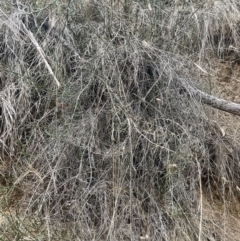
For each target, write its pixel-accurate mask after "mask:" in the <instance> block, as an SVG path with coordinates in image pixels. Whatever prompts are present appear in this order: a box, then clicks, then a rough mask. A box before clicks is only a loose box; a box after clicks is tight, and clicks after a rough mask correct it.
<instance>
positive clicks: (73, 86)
mask: <svg viewBox="0 0 240 241" xmlns="http://www.w3.org/2000/svg"><path fill="white" fill-rule="evenodd" d="M20 2H21V3H20ZM168 2H172V4H170V3H169V4H164V1H162V2H159V1H151V0H149V1H132V0H125V1H123V2H122V1H117V2H116V1H108V2H107V1H103V0H102V1H88V2H84V1H82V2H77V1H71V0H69V1H52V2H47V1H45V3H44V4H43V1H39V2H38V1H36V2H34V3H33V2H32V1H18V4H16V3H14V1H8V2H5V1H2V2H0V4H1V5H0V6H1V8H0V9H1V10H0V15H1V17H0V19H1V21H0V29H1V31H0V39H1V48H0V58H1V66H2V67H1V90H0V103H1V136H0V141H1V153H2V155H1V156H2V163H4V165H6V166H7V168H5V169H4V171H2V173H0V174H1V175H2V176H3V177H6V174H5V173H6V172H7V173H8V176H7V177H8V178H7V179H8V180H11V181H9V182H7V183H5V182H1V187H2V189H3V190H4V195H2V196H1V201H2V202H1V203H2V204H4V205H1V206H2V209H3V210H2V215H3V216H4V217H6V219H7V221H6V222H4V225H2V224H1V225H0V233H1V236H0V237H1V240H4V241H5V240H111V241H114V240H118V241H119V240H139V238H141V239H149V240H207V236H208V230H207V229H206V224H207V221H208V220H207V219H206V218H204V212H203V211H202V209H203V208H204V202H203V199H202V194H203V193H204V194H205V195H207V196H208V197H210V198H212V199H211V200H212V201H213V200H215V199H216V198H218V199H219V200H220V201H221V202H222V203H224V207H225V213H227V210H228V203H229V202H230V201H232V202H235V201H236V202H237V200H238V199H239V197H238V195H237V192H238V190H237V188H236V186H237V182H238V180H239V173H238V172H237V171H236V170H237V168H238V153H237V150H235V149H234V146H233V144H232V143H231V140H226V138H225V139H223V137H222V136H221V131H219V129H217V128H216V127H215V126H213V125H212V124H211V122H210V120H209V117H208V114H207V113H206V111H205V108H204V106H202V105H201V103H199V102H198V101H196V100H195V99H193V98H192V97H191V96H189V94H188V93H187V91H186V90H185V89H184V88H183V87H182V82H183V81H188V82H191V84H193V85H196V86H198V87H199V86H200V87H201V88H204V89H207V88H208V86H207V85H206V83H205V82H204V81H201V80H199V79H198V76H197V75H196V73H197V71H196V69H197V67H196V65H194V64H193V62H192V59H193V58H194V57H196V56H198V57H199V59H200V60H201V61H200V62H199V63H198V65H205V64H206V63H207V59H208V58H209V57H211V56H214V55H215V56H216V55H219V56H222V55H223V54H225V53H226V51H227V48H228V47H229V45H230V44H232V45H234V46H235V47H236V48H237V47H238V46H237V43H238V32H237V28H236V27H233V26H236V24H238V19H237V18H236V17H235V16H237V15H238V12H237V11H239V8H237V7H236V8H234V9H235V10H234V11H233V12H231V13H230V10H231V9H232V8H233V7H235V6H237V1H234V0H232V1H229V2H228V3H226V4H218V3H211V2H210V1H209V2H206V3H205V4H202V3H198V1H195V2H194V1H193V3H191V4H186V3H184V2H185V1H180V0H179V1H168ZM199 2H202V1H199ZM225 5H226V6H225ZM217 11H220V12H221V13H222V15H221V18H220V17H219V15H218V14H216V13H217ZM239 16H240V15H239ZM234 24H235V25H234ZM231 150H232V151H231ZM11 200H15V202H11ZM209 229H211V226H209ZM227 231H228V230H227V229H226V230H224V232H222V236H221V238H222V240H224V238H225V240H226V237H227V236H226V235H227ZM228 240H229V239H228Z"/></svg>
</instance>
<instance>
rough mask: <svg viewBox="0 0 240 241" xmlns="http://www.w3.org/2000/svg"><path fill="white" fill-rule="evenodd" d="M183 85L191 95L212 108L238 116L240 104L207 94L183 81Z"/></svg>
mask: <svg viewBox="0 0 240 241" xmlns="http://www.w3.org/2000/svg"><path fill="white" fill-rule="evenodd" d="M183 85H184V87H185V88H186V90H187V91H188V92H189V94H190V95H191V96H193V97H195V98H196V99H197V100H199V101H201V102H202V103H204V104H207V105H209V106H211V107H213V108H216V109H219V110H222V111H225V112H228V113H231V114H234V115H238V116H240V104H237V103H235V102H231V101H227V100H224V99H221V98H218V97H216V96H213V95H209V94H207V93H205V92H203V91H201V90H199V89H197V88H194V87H192V86H191V85H190V84H188V83H187V82H185V81H184V82H183Z"/></svg>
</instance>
